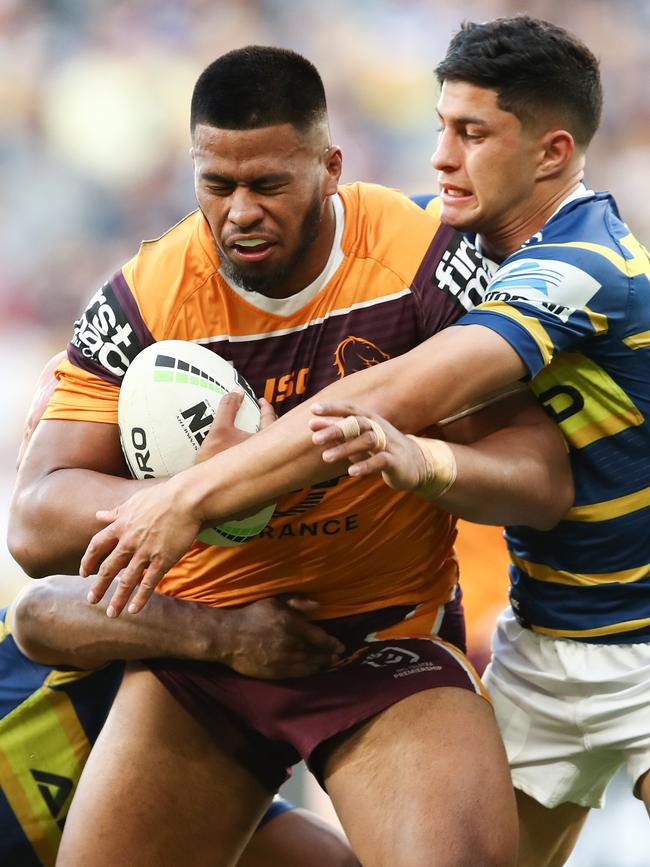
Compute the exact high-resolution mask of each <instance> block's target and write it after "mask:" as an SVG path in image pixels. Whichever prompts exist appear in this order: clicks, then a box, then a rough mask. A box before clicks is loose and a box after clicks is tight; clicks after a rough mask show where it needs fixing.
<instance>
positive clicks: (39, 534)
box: [8, 421, 157, 578]
mask: <svg viewBox="0 0 650 867" xmlns="http://www.w3.org/2000/svg"><path fill="white" fill-rule="evenodd" d="M128 475H129V473H128V470H127V468H126V464H125V462H124V458H123V456H122V449H121V447H120V442H119V435H118V430H117V426H116V425H111V424H99V423H91V422H80V421H41V422H40V423H39V424H38V427H37V428H36V430H35V431H34V434H33V436H32V440H31V443H30V447H29V449H28V450H27V453H26V454H25V456H24V458H23V460H22V462H21V464H20V469H19V471H18V477H17V479H16V486H15V489H14V495H13V500H12V503H11V507H10V520H9V532H8V545H9V549H10V551H11V553H12V555H13V556H14V557H15V559H16V560H17V561H18V563H19V564H20V565H21V566H22V567H23V569H24V570H25V571H26V572H27V574H28V575H31V576H32V577H35V578H40V577H43V576H44V575H49V574H52V573H54V572H76V571H77V570H78V568H79V561H80V559H81V555H82V554H83V552H84V550H85V548H86V545H87V544H88V540H89V539H90V538H91V536H92V535H93V533H95V532H96V531H97V530H98V529H99V528H100V527H101V524H100V523H99V522H98V521H97V519H96V517H95V513H96V511H97V509H99V508H101V507H105V506H107V505H109V504H110V505H117V504H118V503H121V502H123V501H124V499H126V498H127V497H129V496H130V495H131V494H133V493H134V492H135V491H137V490H141V489H143V488H144V487H148V486H150V485H152V484H157V482H156V481H154V480H148V481H135V480H133V479H131V478H127V476H128Z"/></svg>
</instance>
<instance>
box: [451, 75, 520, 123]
mask: <svg viewBox="0 0 650 867" xmlns="http://www.w3.org/2000/svg"><path fill="white" fill-rule="evenodd" d="M436 109H437V113H438V116H439V117H440V119H441V120H443V121H444V122H445V123H454V124H469V123H476V124H486V125H490V124H493V123H497V122H503V121H505V120H508V118H509V117H510V118H513V119H514V115H513V114H511V112H509V111H504V110H503V109H502V108H499V105H498V94H497V92H496V90H493V89H492V88H489V87H479V86H478V85H476V84H472V83H471V82H469V81H445V82H443V85H442V87H441V89H440V96H439V98H438V104H437V107H436Z"/></svg>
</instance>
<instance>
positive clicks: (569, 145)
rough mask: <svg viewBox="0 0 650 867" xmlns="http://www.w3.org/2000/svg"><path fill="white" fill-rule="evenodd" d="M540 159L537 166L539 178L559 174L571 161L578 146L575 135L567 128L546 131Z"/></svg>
mask: <svg viewBox="0 0 650 867" xmlns="http://www.w3.org/2000/svg"><path fill="white" fill-rule="evenodd" d="M540 145H541V154H540V161H539V164H538V166H537V177H538V178H539V179H542V178H549V177H552V176H553V175H557V174H559V173H560V172H561V171H562V170H563V169H564V168H565V166H566V165H567V164H568V163H569V162H570V161H571V159H572V157H573V155H574V154H575V150H576V146H575V142H574V140H573V136H572V135H571V133H570V132H568V131H567V130H565V129H550V130H548V131H547V132H545V133H544V135H543V136H542V139H541V142H540Z"/></svg>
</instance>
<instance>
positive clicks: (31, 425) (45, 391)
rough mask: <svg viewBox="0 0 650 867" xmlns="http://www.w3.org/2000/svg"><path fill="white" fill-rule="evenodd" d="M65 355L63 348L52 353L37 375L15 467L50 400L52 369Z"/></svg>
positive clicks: (52, 387) (52, 392)
mask: <svg viewBox="0 0 650 867" xmlns="http://www.w3.org/2000/svg"><path fill="white" fill-rule="evenodd" d="M65 357H66V353H65V350H64V351H62V352H57V354H56V355H53V356H52V358H50V360H49V361H48V362H47V364H46V365H45V367H44V368H43V370H41V372H40V374H39V375H38V380H37V382H36V390H35V391H34V396H33V397H32V402H31V404H30V405H29V409H28V411H27V418H26V419H25V429H24V431H23V439H22V442H21V443H20V448H19V449H18V457H17V458H16V469H18V468H19V467H20V465H21V463H22V460H23V457H24V456H25V452H26V451H27V446H28V445H29V442H30V440H31V438H32V434H33V433H34V431H35V429H36V425H37V424H38V423H39V421H40V420H41V416H42V415H43V413H44V412H45V407H46V406H47V405H48V403H49V402H50V398H51V397H52V395H53V394H54V389H55V388H56V379H55V378H54V371H55V370H56V369H57V367H58V366H59V364H61V362H62V361H63V359H64V358H65Z"/></svg>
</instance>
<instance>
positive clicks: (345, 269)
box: [45, 184, 487, 618]
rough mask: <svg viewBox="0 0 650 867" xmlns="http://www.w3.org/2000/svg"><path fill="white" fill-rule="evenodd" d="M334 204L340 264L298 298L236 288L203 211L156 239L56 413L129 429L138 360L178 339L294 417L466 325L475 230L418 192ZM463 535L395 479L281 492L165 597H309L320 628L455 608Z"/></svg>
mask: <svg viewBox="0 0 650 867" xmlns="http://www.w3.org/2000/svg"><path fill="white" fill-rule="evenodd" d="M332 202H333V206H334V209H335V215H336V232H335V238H334V242H333V245H332V250H331V255H330V257H329V261H328V262H327V263H326V265H325V268H324V270H323V272H322V274H321V275H320V276H319V277H318V278H317V279H316V281H314V283H313V284H311V285H310V286H307V287H306V288H305V289H304V290H302V291H301V292H299V293H298V294H297V295H294V296H291V297H289V298H284V299H272V298H268V297H266V296H264V295H261V294H259V293H255V292H247V291H244V290H243V289H241V288H240V287H238V286H236V285H234V284H233V283H232V282H231V281H228V280H227V279H226V277H225V276H224V274H222V272H221V271H220V267H219V265H220V263H219V257H218V253H217V249H216V245H215V243H214V239H213V238H212V235H211V234H210V230H209V227H208V225H207V223H206V221H205V218H204V217H203V215H202V214H201V212H200V211H197V212H195V213H193V214H191V215H189V216H188V217H187V218H186V219H185V220H183V221H182V222H181V223H179V224H178V225H177V226H176V227H175V228H173V229H171V230H170V231H169V232H168V233H166V234H165V235H164V236H163V237H162V238H160V239H158V240H157V241H152V242H147V243H145V244H143V245H142V247H141V249H140V252H139V253H138V255H137V256H136V257H135V258H134V259H133V260H132V261H130V262H129V263H127V264H126V265H125V266H124V267H123V268H122V270H121V271H119V272H118V273H117V274H116V275H115V276H114V277H113V279H112V280H110V281H109V282H108V283H107V284H106V285H105V286H104V287H102V289H101V290H100V291H99V292H98V293H97V294H96V295H95V296H94V297H93V298H92V299H91V301H90V304H89V305H88V307H87V309H86V311H85V312H84V314H83V315H82V316H81V318H80V319H79V322H78V323H77V325H76V328H75V332H74V335H73V338H72V342H71V344H70V347H69V352H68V355H69V361H68V362H65V363H64V364H63V365H62V367H61V368H60V370H59V377H60V382H59V386H58V389H57V392H56V393H55V395H54V398H53V400H52V401H51V403H50V406H49V408H48V410H47V412H46V415H45V417H46V418H50V419H73V420H87V421H91V422H107V423H111V424H115V423H116V421H117V399H118V392H119V384H120V381H121V378H122V376H123V375H124V372H125V371H126V369H127V367H128V364H129V363H130V361H131V360H132V359H133V358H134V357H135V355H136V354H137V353H138V352H139V351H140V350H141V349H142V348H143V346H146V345H148V344H151V343H153V342H154V341H157V340H164V339H181V340H191V341H194V342H197V343H200V344H203V345H205V346H207V347H208V348H210V349H212V350H214V351H215V352H218V353H219V355H221V356H222V357H224V358H226V359H228V360H229V361H231V362H232V363H233V364H234V366H235V368H236V369H237V370H238V371H239V372H240V373H241V374H242V375H243V376H244V377H245V378H246V380H247V381H248V382H249V383H250V384H251V386H252V387H253V389H254V391H255V393H256V394H258V395H260V396H261V395H264V396H265V397H266V398H267V399H268V400H269V401H270V402H271V403H273V405H274V406H275V408H276V410H277V411H278V413H280V414H281V413H283V412H285V411H286V410H288V409H290V408H291V407H293V406H295V405H296V404H297V403H299V402H301V401H304V400H308V399H310V398H311V397H312V396H313V395H314V394H316V393H317V392H318V391H319V390H320V389H322V388H324V387H325V386H326V385H328V384H329V383H331V382H333V381H334V380H336V379H337V378H340V377H342V376H345V375H346V374H348V373H351V372H352V371H356V370H360V369H362V368H365V367H369V366H371V365H374V364H378V363H381V362H383V361H384V360H385V359H388V358H392V357H394V356H396V355H399V354H401V353H403V352H406V351H407V350H409V349H411V348H412V347H414V346H416V345H417V344H419V343H420V342H422V341H423V340H425V339H426V338H427V337H429V336H431V335H432V334H434V333H436V332H437V331H438V330H440V329H441V328H443V327H445V326H446V325H449V324H451V323H452V322H455V321H456V320H457V319H458V317H459V315H461V313H462V312H464V309H463V308H462V307H461V306H460V305H459V303H458V302H457V301H456V299H455V297H454V294H453V292H452V294H450V293H449V291H448V288H449V287H452V288H453V287H455V289H456V291H457V293H459V294H462V292H463V291H464V290H465V289H466V288H467V287H468V286H469V284H473V283H477V284H478V283H481V282H482V283H483V285H487V275H486V274H484V273H483V268H482V262H481V260H480V257H477V255H476V254H475V253H474V251H473V250H472V248H471V247H470V245H468V244H467V243H466V242H465V241H464V240H463V238H462V236H460V235H459V234H458V233H457V232H455V231H454V230H453V229H451V228H449V227H447V226H441V225H440V221H439V220H435V219H433V218H432V217H430V216H428V215H427V214H425V213H424V212H423V211H422V210H421V209H420V208H418V207H416V206H415V205H414V204H413V203H412V202H409V200H408V199H407V198H406V197H405V196H402V195H401V194H399V193H397V192H395V191H391V190H388V189H386V188H384V187H379V186H376V185H372V184H352V185H344V186H342V187H340V190H339V193H338V195H336V196H334V197H332ZM454 262H457V263H458V264H457V265H455V264H454ZM443 286H444V291H443ZM471 291H473V290H471ZM454 537H455V521H454V519H453V518H451V517H450V516H449V515H447V514H444V513H442V512H440V511H439V510H437V509H436V508H435V507H434V506H433V505H432V504H431V503H427V502H426V501H424V500H422V499H420V498H419V497H416V496H414V495H412V494H405V493H403V492H398V491H392V490H389V489H388V488H387V487H386V486H385V485H384V483H383V481H382V480H381V478H379V479H373V480H361V481H360V480H354V479H351V478H349V477H347V476H346V477H343V478H339V479H334V480H332V481H328V482H325V483H323V484H320V485H315V486H314V487H312V488H310V489H308V490H302V491H298V492H294V493H293V494H289V495H288V496H286V497H283V498H281V499H280V501H279V503H278V507H277V509H276V513H275V515H274V517H273V519H272V521H271V523H270V524H269V526H268V527H267V528H266V529H265V530H264V531H263V533H262V534H261V535H260V536H259V537H256V538H255V539H252V540H250V541H249V542H247V543H246V544H244V545H241V546H238V547H234V548H217V547H213V546H209V545H203V544H201V543H196V544H195V545H194V546H193V547H192V549H191V550H190V551H189V552H188V554H187V555H186V556H185V557H184V558H183V560H181V562H180V563H179V564H177V566H176V567H174V569H172V570H171V571H170V572H169V573H168V574H167V576H166V577H165V578H164V579H163V581H162V582H161V584H160V585H159V589H160V590H161V591H162V592H164V593H168V594H170V595H174V596H180V597H183V598H187V599H194V600H196V601H201V602H206V603H209V604H213V605H234V604H243V603H245V602H249V601H253V600H255V599H259V598H261V597H264V596H270V595H276V594H278V593H284V592H296V591H300V592H303V593H306V594H308V595H310V596H313V598H315V599H317V600H318V601H319V602H320V607H319V609H318V617H319V618H332V617H340V616H347V615H349V614H353V613H360V612H362V611H370V610H374V609H377V608H382V607H386V606H389V605H397V604H402V603H405V604H411V603H416V604H417V603H420V602H427V604H430V603H432V602H433V603H436V604H439V605H442V604H443V603H445V602H447V601H449V600H450V599H451V597H452V596H453V594H454V593H455V586H456V582H457V564H456V559H455V556H454V553H453V541H454Z"/></svg>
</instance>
